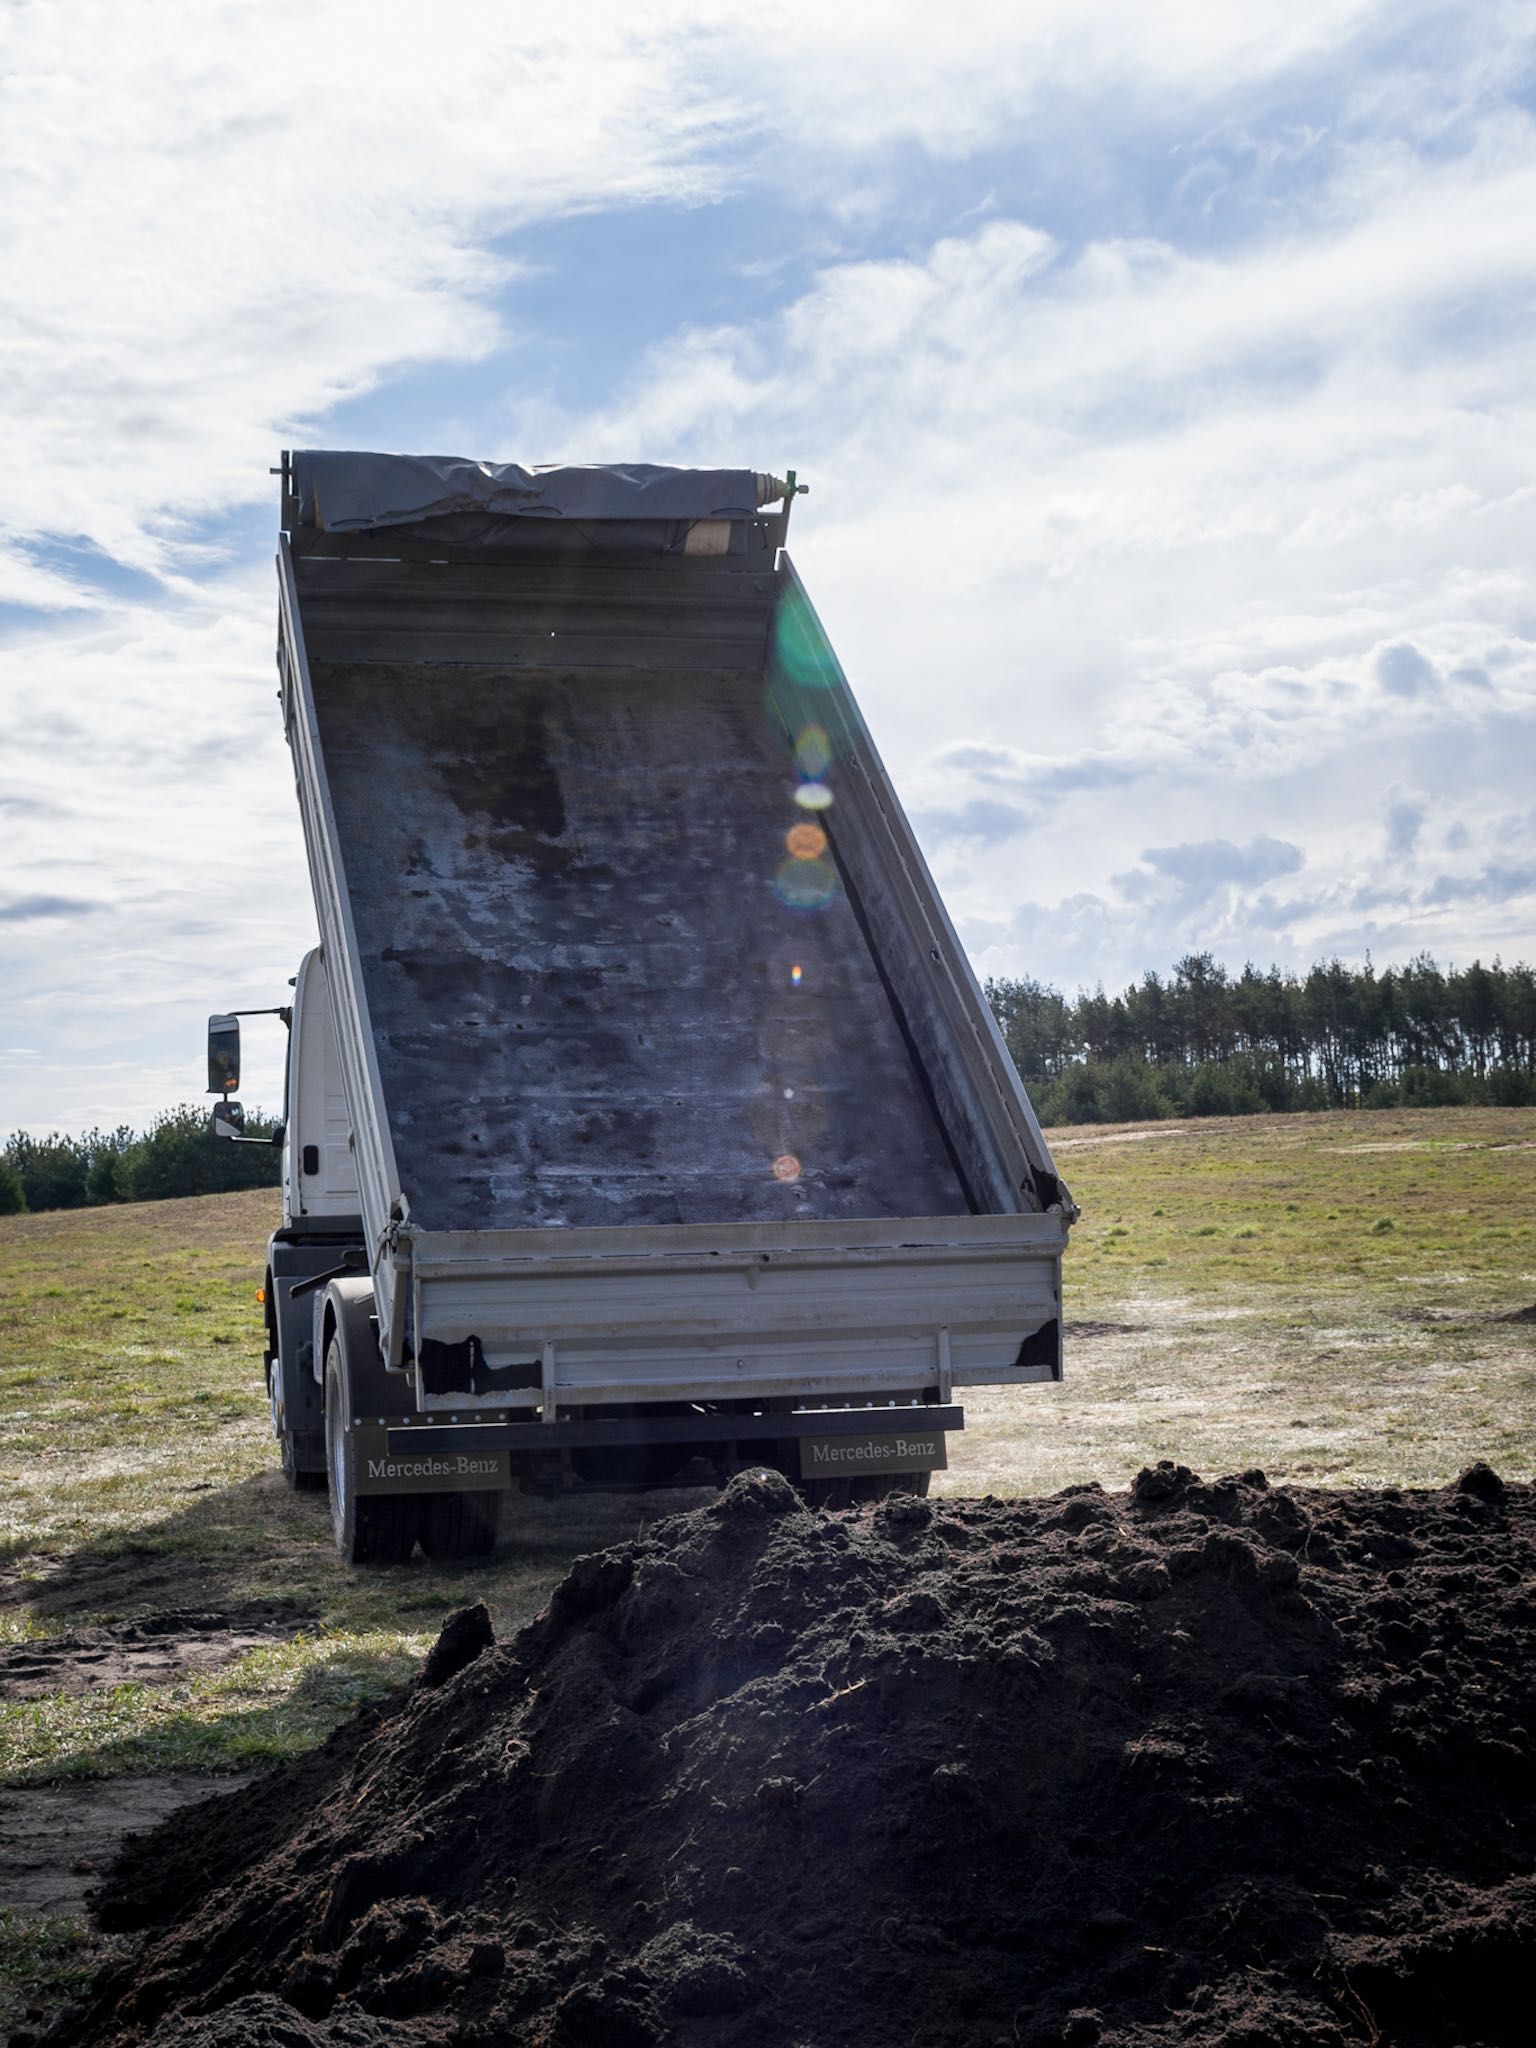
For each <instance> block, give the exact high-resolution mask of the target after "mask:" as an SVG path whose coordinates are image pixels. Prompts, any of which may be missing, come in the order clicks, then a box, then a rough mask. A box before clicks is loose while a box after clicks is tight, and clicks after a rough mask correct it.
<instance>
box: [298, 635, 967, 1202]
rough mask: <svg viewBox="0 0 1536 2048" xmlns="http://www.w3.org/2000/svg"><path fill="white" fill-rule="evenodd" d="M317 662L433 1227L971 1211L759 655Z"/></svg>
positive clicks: (394, 1091)
mask: <svg viewBox="0 0 1536 2048" xmlns="http://www.w3.org/2000/svg"><path fill="white" fill-rule="evenodd" d="M317 637H322V638H323V635H320V636H317ZM396 644H398V643H396ZM369 651H370V652H371V651H372V650H371V649H370V650H369ZM477 651H478V650H477ZM312 652H314V650H313V649H312ZM311 673H312V681H313V690H314V701H315V707H316V715H317V720H318V729H319V737H320V742H321V746H322V749H323V752H324V757H325V763H326V770H327V775H328V779H329V787H330V796H331V801H332V803H333V805H334V808H335V813H336V822H337V827H338V830H339V838H340V843H341V845H342V846H344V847H345V848H346V864H347V874H346V885H347V894H348V898H349V900H350V905H351V911H352V917H353V920H354V923H355V928H356V935H357V942H358V949H359V954H360V958H361V961H362V966H363V976H364V983H365V987H366V992H367V1000H368V1006H369V1011H370V1014H371V1021H372V1026H373V1033H374V1039H375V1044H376V1047H377V1056H378V1063H379V1072H380V1079H381V1082H382V1088H383V1095H384V1100H385V1103H386V1105H387V1107H388V1112H389V1125H390V1132H391V1136H392V1139H393V1143H394V1147H395V1155H396V1160H397V1164H398V1168H399V1173H400V1180H401V1185H402V1186H403V1188H404V1190H405V1193H406V1195H407V1196H408V1198H409V1201H410V1204H411V1210H412V1213H413V1214H414V1215H415V1216H417V1217H418V1218H420V1219H421V1220H422V1221H423V1222H424V1223H426V1224H428V1225H429V1227H430V1228H432V1229H434V1230H459V1229H464V1230H470V1229H474V1230H486V1229H517V1228H523V1227H526V1226H532V1225H546V1224H556V1225H559V1224H565V1225H570V1226H588V1225H602V1224H615V1223H617V1224H646V1223H652V1224H677V1223H684V1224H687V1223H721V1222H729V1221H736V1222H759V1221H761V1222H773V1221H779V1220H783V1219H805V1220H811V1219H840V1218H848V1217H879V1216H928V1217H934V1216H945V1215H967V1214H970V1213H972V1211H973V1210H974V1208H975V1207H976V1206H977V1205H976V1203H975V1202H974V1201H973V1200H972V1198H971V1196H970V1193H969V1191H968V1190H967V1187H966V1185H965V1183H964V1181H963V1179H962V1175H961V1172H960V1170H959V1166H958V1164H957V1161H956V1158H955V1156H954V1154H953V1152H952V1150H951V1147H950V1145H949V1143H948V1141H947V1139H946V1135H945V1132H944V1129H943V1127H942V1125H941V1122H940V1119H939V1117H938V1115H937V1113H936V1111H935V1108H934V1105H933V1102H932V1099H931V1097H930V1094H929V1092H928V1089H927V1086H926V1084H925V1083H924V1080H923V1078H922V1074H921V1071H920V1069H919V1067H918V1065H917V1064H916V1062H915V1061H914V1059H913V1056H912V1053H911V1051H910V1049H909V1047H908V1044H907V1041H906V1039H905V1037H904V1035H903V1029H902V1025H901V1023H900V1021H899V1019H898V1016H897V1014H896V1011H895V1008H894V1007H893V1004H892V1001H891V998H890V995H889V993H888V990H887V988H886V987H885V985H884V983H883V980H882V977H881V974H880V971H879V968H878V966H877V964H876V961H875V958H874V957H873V954H872V951H871V948H870V945H869V944H868V942H867V939H866V936H865V933H864V931H863V929H862V927H861V923H860V918H859V914H858V908H857V906H856V904H854V903H853V902H852V901H851V900H850V896H849V892H848V887H847V883H846V878H845V877H844V876H843V875H842V874H841V872H840V871H839V869H838V867H837V865H836V856H835V843H836V829H837V828H836V815H837V813H836V805H835V803H834V805H833V807H832V809H831V810H830V812H825V811H824V812H820V813H815V812H810V811H807V810H804V809H801V808H799V807H797V805H796V803H795V797H794V793H795V782H796V775H795V767H794V762H793V757H792V753H791V748H790V743H789V740H788V739H787V737H786V735H785V734H783V733H782V732H781V731H780V730H779V728H778V726H777V722H776V721H775V720H774V718H773V717H772V715H771V714H770V712H769V710H768V708H767V706H766V703H765V696H764V687H765V686H764V677H763V672H762V670H761V669H760V668H755V667H751V666H740V667H730V666H724V667H722V666H704V665H701V664H700V662H699V660H698V655H697V652H694V653H693V657H692V659H691V660H688V661H687V662H686V663H685V664H684V665H677V666H666V665H656V666H646V667H644V668H635V667H626V666H623V665H620V664H618V663H610V665H594V666H586V665H580V664H578V663H576V662H572V663H571V665H569V666H559V667H557V666H550V665H545V666H539V665H534V664H533V663H530V662H527V661H526V660H521V659H520V660H518V661H516V662H507V661H503V662H502V663H500V664H498V663H497V662H496V661H494V660H465V659H455V660H452V661H445V662H434V661H431V660H423V659H419V658H418V659H414V660H403V661H400V660H396V661H390V660H381V659H346V658H342V659H313V660H312V668H311ZM832 786H833V788H834V791H835V786H836V784H835V771H834V774H833V777H832ZM797 827H799V828H801V831H800V836H799V837H798V839H796V840H795V841H794V842H793V843H792V842H791V837H790V835H791V834H792V833H793V832H794V831H795V829H796V828H797ZM806 827H809V828H810V832H809V834H807V832H806V831H805V829H804V828H806ZM821 829H825V830H826V831H827V832H828V833H829V835H830V840H831V844H830V845H829V846H828V847H827V848H826V849H825V850H824V851H821V852H819V853H818V852H817V851H816V850H815V849H816V846H817V841H816V838H815V836H814V835H815V834H816V832H817V831H818V830H821ZM807 849H810V851H807ZM797 855H798V857H797Z"/></svg>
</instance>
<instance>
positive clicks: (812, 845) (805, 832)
mask: <svg viewBox="0 0 1536 2048" xmlns="http://www.w3.org/2000/svg"><path fill="white" fill-rule="evenodd" d="M784 844H785V845H786V846H787V847H788V848H789V851H790V853H791V854H792V855H793V856H794V858H795V859H796V860H820V859H821V856H822V855H823V854H824V853H825V852H826V850H827V835H826V833H825V832H823V831H822V829H821V827H820V826H819V825H812V824H809V823H807V824H804V825H791V826H790V828H789V830H788V831H787V832H786V833H785V835H784Z"/></svg>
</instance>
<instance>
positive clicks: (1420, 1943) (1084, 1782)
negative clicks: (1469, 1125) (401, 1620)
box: [54, 1465, 1536, 2048]
mask: <svg viewBox="0 0 1536 2048" xmlns="http://www.w3.org/2000/svg"><path fill="white" fill-rule="evenodd" d="M1533 1571H1536V1498H1533V1490H1532V1488H1530V1487H1528V1486H1521V1487H1513V1486H1511V1487H1508V1488H1506V1487H1505V1486H1504V1485H1503V1484H1502V1483H1501V1482H1500V1481H1499V1479H1498V1478H1497V1477H1496V1476H1495V1475H1494V1474H1493V1473H1491V1472H1490V1471H1488V1469H1487V1468H1486V1467H1483V1466H1478V1467H1474V1468H1473V1469H1472V1471H1471V1472H1469V1473H1468V1474H1466V1475H1464V1477H1463V1479H1462V1480H1461V1482H1460V1483H1459V1484H1458V1486H1456V1487H1453V1488H1449V1489H1447V1490H1445V1491H1443V1492H1439V1493H1420V1494H1404V1493H1399V1492H1396V1491H1394V1490H1388V1491H1386V1492H1380V1493H1348V1494H1344V1493H1322V1492H1306V1491H1292V1490H1285V1491H1281V1490H1277V1489H1271V1488H1270V1487H1269V1486H1268V1485H1267V1484H1266V1483H1265V1480H1264V1478H1263V1475H1262V1474H1260V1473H1247V1474H1244V1475H1243V1476H1242V1477H1241V1478H1239V1479H1229V1480H1222V1481H1220V1482H1219V1483H1217V1484H1214V1485H1205V1484H1202V1483H1201V1482H1200V1481H1199V1480H1197V1479H1195V1478H1194V1477H1193V1476H1192V1475H1191V1474H1190V1473H1188V1472H1187V1471H1185V1470H1183V1469H1182V1468H1175V1467H1173V1466H1168V1465H1164V1466H1160V1467H1158V1468H1157V1469H1156V1470H1154V1471H1150V1472H1146V1473H1143V1474H1142V1475H1141V1478H1140V1479H1139V1481H1138V1482H1137V1485H1136V1487H1135V1488H1134V1490H1133V1492H1132V1493H1131V1494H1130V1495H1129V1496H1124V1497H1112V1496H1109V1495H1106V1494H1104V1493H1102V1492H1101V1491H1099V1490H1098V1489H1097V1488H1095V1487H1074V1488H1071V1489H1069V1490H1068V1491H1067V1492H1066V1493H1064V1494H1060V1495H1057V1496H1055V1497H1054V1498H1051V1499H1048V1500H1033V1501H1010V1502H998V1501H992V1500H985V1501H978V1502H954V1501H945V1502H942V1503H937V1502H936V1503H929V1502H926V1501H920V1500H917V1499H915V1498H912V1497H910V1496H904V1497H897V1498H893V1499H891V1500H889V1501H886V1502H883V1503H881V1504H880V1505H878V1506H876V1507H873V1508H864V1509H861V1510H857V1511H855V1512H853V1513H851V1514H846V1515H829V1514H822V1513H812V1512H810V1511H808V1510H807V1509H805V1508H804V1507H802V1506H801V1504H800V1503H799V1501H798V1499H797V1497H796V1495H795V1494H794V1493H793V1491H792V1490H791V1489H790V1487H789V1486H788V1484H787V1483H786V1482H785V1481H783V1480H782V1479H780V1478H778V1477H777V1476H776V1475H774V1474H771V1473H770V1474H764V1473H758V1474H748V1475H746V1476H744V1477H743V1478H741V1479H738V1480H736V1481H735V1482H734V1483H733V1484H732V1485H731V1486H730V1487H729V1488H728V1489H727V1491H726V1492H725V1493H724V1494H722V1495H721V1496H720V1498H719V1499H718V1501H717V1502H715V1503H714V1505H713V1506H711V1507H710V1508H708V1509H705V1510H702V1511H700V1512H698V1513H695V1514H691V1515H687V1516H682V1517H679V1518H678V1519H676V1520H673V1521H670V1522H666V1523H663V1524H661V1525H659V1526H658V1527H657V1528H656V1529H654V1530H653V1531H652V1532H651V1533H650V1534H649V1535H647V1536H646V1537H645V1538H644V1539H643V1540H641V1541H638V1542H636V1543H635V1544H633V1545H632V1546H629V1547H627V1548H623V1549H618V1550H613V1551H609V1552H607V1553H606V1554H604V1555H602V1556H597V1557H591V1558H585V1559H582V1560H581V1561H580V1562H578V1563H577V1565H576V1566H575V1567H574V1569H573V1570H572V1571H571V1573H570V1575H569V1576H568V1578H567V1579H566V1580H565V1582H564V1583H563V1584H562V1585H561V1587H560V1588H559V1590H558V1592H557V1593H556V1595H555V1596H554V1599H553V1601H552V1603H551V1606H550V1608H549V1610H548V1612H547V1613H546V1614H545V1615H544V1616H543V1617H541V1618H540V1620H538V1621H537V1622H535V1623H534V1624H533V1625H532V1626H531V1627H530V1628H528V1629H526V1630H525V1631H524V1632H523V1633H522V1634H521V1635H520V1636H519V1637H518V1638H517V1639H516V1641H514V1642H513V1643H511V1644H510V1645H509V1646H507V1647H504V1648H498V1647H494V1646H490V1645H489V1642H488V1638H489V1630H488V1627H487V1626H486V1624H485V1621H484V1615H483V1610H480V1611H477V1610H470V1611H469V1612H468V1613H467V1614H466V1615H464V1616H461V1617H459V1618H457V1620H456V1622H455V1624H453V1626H452V1627H451V1629H450V1631H448V1632H447V1633H446V1634H445V1640H444V1641H443V1643H442V1644H441V1645H440V1646H439V1651H438V1652H436V1653H434V1660H433V1664H432V1668H431V1669H430V1670H429V1671H427V1672H425V1673H424V1674H423V1678H422V1680H421V1681H419V1682H418V1684H417V1685H416V1686H415V1687H414V1688H412V1689H411V1691H410V1692H409V1693H408V1694H405V1695H402V1696H401V1697H400V1698H399V1699H398V1700H396V1701H395V1702H394V1703H392V1704H391V1705H389V1706H388V1707H386V1708H384V1709H382V1710H374V1711H372V1712H370V1713H367V1714H364V1715H362V1716H360V1717H359V1718H358V1719H357V1720H355V1721H353V1722H352V1723H350V1724H349V1725H348V1726H347V1727H346V1728H344V1729H343V1730H341V1731H340V1732H339V1733H338V1735H337V1736H336V1737H335V1738H334V1739H333V1740H332V1741H331V1743H330V1744H329V1745H328V1746H327V1748H326V1749H325V1750H323V1751H321V1752H318V1753H317V1754H315V1755H314V1756H312V1757H310V1758H307V1759H306V1760H304V1761H303V1762H301V1763H299V1764H297V1765H295V1766H293V1767H292V1768H289V1769H287V1770H285V1771H282V1772H279V1773H276V1774H273V1775H271V1776H269V1777H268V1778H266V1779H264V1780H262V1781H260V1782H259V1783H257V1784H255V1785H253V1786H252V1787H251V1788H249V1789H248V1790H246V1791H244V1792H238V1793H235V1794H233V1795H232V1796H230V1797H229V1798H227V1799H224V1800H221V1801H219V1802H216V1803H215V1804H212V1805H210V1806H208V1807H205V1808H202V1809H189V1810H187V1811H185V1812H183V1813H182V1814H179V1815H177V1816H175V1817H174V1818H173V1819H172V1820H171V1821H169V1822H168V1823H167V1824H166V1825H165V1826H164V1827H163V1828H161V1829H160V1830H159V1831H158V1832H157V1833H156V1834H154V1835H152V1836H149V1837H147V1838H145V1839H144V1841H143V1842H141V1843H140V1844H139V1845H138V1847H137V1849H136V1850H135V1851H134V1852H133V1853H132V1854H130V1855H129V1857H128V1858H127V1859H126V1860H125V1862H124V1863H123V1865H122V1866H121V1867H120V1870H119V1873H118V1875H117V1878H116V1881H115V1882H114V1884H113V1885H112V1886H111V1888H110V1889H109V1891H108V1892H107V1893H106V1894H105V1895H104V1896H103V1898H102V1900H101V1902H100V1903H101V1908H102V1912H103V1917H104V1919H105V1921H106V1923H107V1924H108V1925H109V1926H113V1927H117V1928H123V1927H128V1926H132V1925H135V1924H136V1925H138V1926H140V1927H142V1928H145V1929H146V1938H145V1941H144V1944H143V1947H142V1950H141V1951H140V1952H139V1953H138V1954H137V1955H136V1957H135V1958H134V1959H133V1960H131V1961H129V1962H126V1963H120V1964H118V1965H116V1966H114V1967H113V1968H111V1969H110V1970H109V1971H108V1972H107V1973H106V1974H105V1975H104V1976H103V1977H102V1978H101V1979H99V1980H98V1982H97V1984H96V1986H95V1988H94V1991H93V1994H92V1997H91V2000H90V2002H89V2004H88V2007H87V2008H86V2010H85V2011H84V2012H82V2013H77V2014H75V2015H73V2016H71V2017H70V2018H69V2019H68V2020H66V2021H62V2022H60V2024H59V2026H58V2027H57V2028H56V2029H55V2036H54V2038H55V2039H57V2040H58V2041H61V2042H63V2041H68V2042H69V2043H70V2044H72V2048H74V2044H79V2048H88V2044H100V2043H108V2042H114V2043H115V2042H121V2043H128V2042H141V2041H148V2040H153V2041H154V2042H156V2043H157V2044H162V2048H213V2044H219V2048H278V2044H281V2048H319V2044H325V2048H383V2044H391V2048H419V2044H422V2043H428V2042H434V2043H435V2042H442V2043H458V2044H463V2048H469V2044H474V2043H479V2044H486V2048H490V2044H495V2043H508V2044H529V2048H531V2044H546V2048H585V2044H593V2048H597V2044H602V2048H649V2044H653V2043H678V2044H683V2048H702V2044H705V2043H708V2044H711V2048H716V2044H721V2048H734V2044H746V2043H749V2042H750V2043H752V2044H754V2048H781V2044H782V2048H843V2044H859V2048H896V2044H898V2043H899V2044H902V2048H906V2044H909V2043H917V2044H921V2048H928V2044H943V2043H962V2042H963V2043H966V2044H972V2043H989V2044H990V2043H997V2044H1006V2048H1030V2044H1037V2048H1044V2044H1057V2043H1062V2044H1068V2048H1076V2044H1089V2043H1093V2042H1096V2041H1103V2042H1105V2043H1114V2044H1138V2048H1139V2044H1152V2043H1158V2044H1163V2043H1173V2042H1178V2043H1206V2042H1210V2043H1216V2042H1221V2043H1224V2044H1227V2048H1238V2044H1248V2048H1260V2044H1264V2048H1271V2044H1287V2043H1328V2044H1338V2048H1343V2044H1345V2043H1353V2044H1361V2048H1365V2044H1375V2043H1378V2042H1380V2043H1384V2044H1385V2043H1391V2044H1393V2048H1427V2044H1430V2043H1436V2044H1451V2043H1455V2044H1457V2048H1471V2044H1493V2043H1508V2042H1514V2041H1516V2040H1517V2039H1518V2040H1520V2041H1521V2042H1522V2043H1523V2042H1524V2041H1526V2040H1528V2039H1529V2038H1530V2034H1529V2029H1530V2025H1531V2019H1530V2003H1529V1986H1530V1982H1531V1972H1532V1969H1533V1966H1536V1657H1533V1656H1532V1648H1533V1634H1536V1627H1533V1625H1536V1583H1533ZM477 1651H478V1652H479V1654H476V1652H477ZM429 1681H430V1682H429Z"/></svg>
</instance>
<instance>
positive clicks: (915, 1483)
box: [800, 1472, 933, 1508]
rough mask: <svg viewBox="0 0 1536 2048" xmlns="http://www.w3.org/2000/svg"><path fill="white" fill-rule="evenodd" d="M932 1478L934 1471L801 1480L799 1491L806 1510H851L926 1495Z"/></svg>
mask: <svg viewBox="0 0 1536 2048" xmlns="http://www.w3.org/2000/svg"><path fill="white" fill-rule="evenodd" d="M932 1478H933V1474H932V1473H931V1472H889V1473H887V1472H880V1473H869V1474H867V1475H866V1476H865V1477H864V1478H862V1479H851V1478H850V1479H802V1480H801V1481H800V1492H801V1495H802V1496H803V1498H804V1500H805V1504H806V1506H807V1507H812V1508H852V1507H857V1506H858V1504H859V1502H860V1501H865V1500H884V1499H885V1497H886V1496H887V1494H892V1493H915V1494H926V1493H927V1491H928V1487H929V1484H930V1482H931V1480H932Z"/></svg>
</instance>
